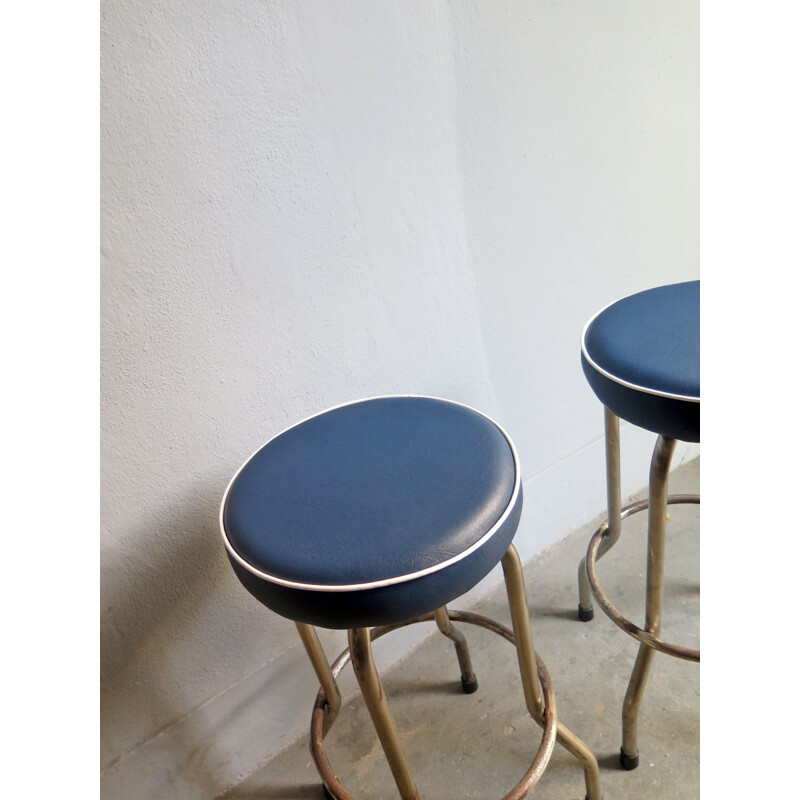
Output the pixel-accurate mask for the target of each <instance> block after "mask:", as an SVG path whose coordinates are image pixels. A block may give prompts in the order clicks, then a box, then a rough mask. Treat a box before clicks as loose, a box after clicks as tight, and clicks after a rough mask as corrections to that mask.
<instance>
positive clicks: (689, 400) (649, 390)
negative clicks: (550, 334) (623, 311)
mask: <svg viewBox="0 0 800 800" xmlns="http://www.w3.org/2000/svg"><path fill="white" fill-rule="evenodd" d="M628 296H629V295H625V296H624V297H619V298H617V299H616V300H614V301H613V302H611V303H609V304H608V305H607V306H604V307H603V308H601V309H600V310H599V311H598V312H597V313H596V314H594V315H593V316H592V317H591V319H589V321H588V322H587V323H586V324H585V325H584V326H583V332H582V333H581V353H582V354H583V357H584V358H585V359H586V361H587V362H588V363H589V366H591V367H592V369H594V370H596V371H597V372H599V373H600V374H601V375H603V376H604V377H606V378H608V379H609V380H610V381H614V383H618V384H619V385H620V386H625V387H626V388H628V389H633V390H634V391H637V392H643V393H644V394H652V395H656V396H657V397H666V398H667V399H669V400H682V401H684V402H686V403H699V402H700V398H699V397H695V396H694V395H685V394H675V393H673V392H665V391H662V390H661V389H653V388H651V387H649V386H641V385H640V384H636V383H632V382H631V381H626V380H625V379H624V378H620V377H619V376H618V375H614V374H613V373H611V372H609V371H608V370H606V369H603V367H601V366H600V365H599V364H598V363H597V362H596V361H595V360H594V359H593V358H592V357H591V356H590V355H589V351H588V350H587V349H586V333H587V331H588V330H589V327H590V326H591V324H592V323H593V322H594V321H595V320H596V319H597V317H599V316H600V315H601V314H602V313H603V312H604V311H607V310H608V309H609V308H611V306H613V305H615V304H616V303H618V302H619V301H620V300H625V299H626V298H627V297H628Z"/></svg>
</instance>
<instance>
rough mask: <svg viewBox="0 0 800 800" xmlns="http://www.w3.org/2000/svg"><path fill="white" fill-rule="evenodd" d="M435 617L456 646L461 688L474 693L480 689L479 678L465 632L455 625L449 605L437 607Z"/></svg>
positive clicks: (466, 692) (465, 691)
mask: <svg viewBox="0 0 800 800" xmlns="http://www.w3.org/2000/svg"><path fill="white" fill-rule="evenodd" d="M434 617H435V619H436V625H437V626H438V628H439V630H440V631H441V632H442V633H443V634H444V635H445V636H446V637H447V638H448V639H450V640H451V641H452V642H453V644H454V645H455V647H456V655H457V656H458V665H459V667H460V668H461V688H462V689H463V690H464V694H472V693H473V692H476V691H478V679H477V678H476V677H475V672H474V670H473V669H472V659H471V658H470V657H469V648H468V647H467V640H466V639H465V638H464V634H463V633H461V631H460V630H458V628H456V627H454V626H453V623H452V622H451V620H450V616H449V614H448V613H447V606H442V607H441V608H437V609H436V611H435V612H434Z"/></svg>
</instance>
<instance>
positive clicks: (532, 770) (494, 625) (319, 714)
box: [311, 610, 558, 800]
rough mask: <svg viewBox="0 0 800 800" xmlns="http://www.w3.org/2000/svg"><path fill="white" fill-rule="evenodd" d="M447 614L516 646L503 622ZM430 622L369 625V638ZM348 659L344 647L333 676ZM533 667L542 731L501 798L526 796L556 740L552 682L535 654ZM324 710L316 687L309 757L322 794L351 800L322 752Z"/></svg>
mask: <svg viewBox="0 0 800 800" xmlns="http://www.w3.org/2000/svg"><path fill="white" fill-rule="evenodd" d="M448 615H449V617H450V619H451V620H452V621H453V622H466V623H467V624H469V625H477V626H479V627H481V628H486V630H488V631H491V632H492V633H496V634H498V635H500V636H502V637H503V638H504V639H506V640H507V641H508V642H510V643H511V644H513V645H514V646H515V647H516V640H515V639H514V633H513V632H512V631H511V630H510V629H509V628H507V627H506V626H505V625H501V624H500V623H499V622H495V621H494V620H493V619H489V618H488V617H484V616H482V615H481V614H473V613H471V612H468V611H449V610H448ZM432 621H434V615H433V613H430V614H423V615H422V616H420V617H416V618H415V619H411V620H408V621H407V622H397V623H394V624H392V625H381V626H379V627H377V628H373V629H372V630H371V632H370V638H371V639H372V640H373V641H374V640H375V639H378V638H379V637H381V636H383V635H384V634H386V633H391V632H392V631H395V630H397V629H398V628H404V627H405V626H407V625H414V624H416V623H417V622H432ZM349 661H350V650H349V649H347V650H344V651H343V652H342V653H341V654H340V655H339V657H338V658H337V659H336V660H335V661H334V662H333V664H331V672H332V673H333V677H334V679H336V678H337V677H338V676H339V673H340V672H341V671H342V669H343V668H344V666H345V665H346V664H347V663H348V662H349ZM536 667H537V671H538V673H539V682H540V683H541V686H542V694H543V699H544V717H545V721H544V726H543V728H544V730H543V732H542V741H541V744H540V745H539V749H538V750H537V751H536V755H535V756H534V758H533V761H532V762H531V765H530V767H528V770H527V772H526V773H525V775H523V777H522V780H520V782H519V783H518V784H517V785H516V786H515V787H514V788H513V789H512V790H511V791H510V792H509V793H508V794H506V795H504V796H503V798H502V800H522V799H523V798H524V797H526V796H527V795H528V792H530V790H531V789H532V788H533V787H534V786H535V785H536V783H537V782H538V781H539V778H541V777H542V774H543V773H544V770H545V767H546V766H547V762H548V761H549V760H550V756H551V754H552V752H553V748H554V747H555V743H556V728H557V726H558V722H557V719H556V711H555V709H556V697H555V692H554V690H553V683H552V681H551V679H550V673H549V672H548V671H547V667H546V666H545V664H544V662H543V661H542V660H541V659H540V658H539V656H538V654H537V655H536ZM327 713H328V699H327V697H326V696H325V691H324V689H322V688H320V690H319V692H318V693H317V699H316V701H315V703H314V709H313V711H312V714H311V756H312V758H313V759H314V763H315V764H316V767H317V771H318V772H319V774H320V777H321V778H322V782H323V786H324V788H325V791H326V793H327V794H328V795H329V796H330V797H332V798H333V800H355V798H354V797H353V795H351V794H350V793H349V792H348V791H347V789H345V788H344V786H342V784H341V783H340V782H339V779H338V778H337V777H336V775H335V774H334V772H333V769H332V768H331V765H330V762H329V761H328V756H327V755H326V754H325V749H324V747H323V744H322V739H323V734H322V730H323V721H324V719H325V716H326V714H327Z"/></svg>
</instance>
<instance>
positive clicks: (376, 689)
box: [347, 628, 419, 800]
mask: <svg viewBox="0 0 800 800" xmlns="http://www.w3.org/2000/svg"><path fill="white" fill-rule="evenodd" d="M347 639H348V642H349V644H350V656H351V660H352V662H353V671H354V672H355V674H356V679H357V680H358V685H359V687H360V688H361V694H362V695H363V696H364V701H365V703H366V704H367V709H368V710H369V714H370V716H371V717H372V723H373V724H374V725H375V730H376V731H377V733H378V738H379V739H380V742H381V746H382V747H383V752H384V753H385V754H386V760H387V761H388V762H389V768H390V769H391V771H392V775H393V776H394V781H395V783H396V784H397V788H398V790H399V791H400V797H401V798H403V800H419V792H418V791H417V787H416V785H415V784H414V779H413V778H412V777H411V772H410V771H409V769H408V764H407V763H406V758H405V756H404V755H403V750H402V748H401V747H400V739H399V737H398V735H397V727H396V726H395V723H394V717H393V716H392V712H391V710H390V709H389V704H388V703H387V702H386V695H385V694H384V692H383V687H382V686H381V682H380V679H379V678H378V672H377V670H376V669H375V662H374V661H373V659H372V647H371V645H370V632H369V628H353V629H351V630H350V631H348V633H347Z"/></svg>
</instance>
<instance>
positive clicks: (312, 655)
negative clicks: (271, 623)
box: [295, 622, 342, 736]
mask: <svg viewBox="0 0 800 800" xmlns="http://www.w3.org/2000/svg"><path fill="white" fill-rule="evenodd" d="M295 625H296V626H297V632H298V633H299V634H300V638H301V639H302V641H303V646H304V647H305V648H306V653H308V657H309V659H310V661H311V664H312V666H313V667H314V672H316V673H317V680H318V681H319V683H320V686H322V689H323V691H324V692H325V697H326V699H327V706H326V709H325V718H324V721H323V724H322V735H323V736H325V734H326V733H327V732H328V730H329V729H330V727H331V725H333V721H334V720H335V719H336V716H337V715H338V713H339V711H340V709H341V707H342V696H341V694H340V693H339V686H338V685H337V683H336V679H335V678H334V677H333V672H331V667H330V664H328V659H327V658H325V652H324V651H323V649H322V645H321V644H320V643H319V638H318V637H317V632H316V630H314V627H313V626H312V625H306V624H305V623H304V622H295Z"/></svg>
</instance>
